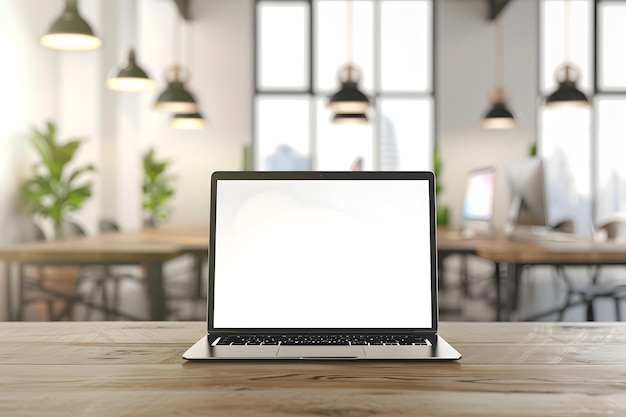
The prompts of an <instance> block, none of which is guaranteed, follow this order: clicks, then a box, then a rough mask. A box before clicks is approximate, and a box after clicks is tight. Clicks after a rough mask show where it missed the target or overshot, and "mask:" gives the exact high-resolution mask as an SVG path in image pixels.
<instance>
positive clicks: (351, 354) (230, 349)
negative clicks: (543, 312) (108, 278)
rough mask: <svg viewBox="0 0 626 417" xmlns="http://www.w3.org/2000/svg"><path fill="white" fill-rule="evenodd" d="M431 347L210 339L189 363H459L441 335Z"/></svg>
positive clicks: (192, 354)
mask: <svg viewBox="0 0 626 417" xmlns="http://www.w3.org/2000/svg"><path fill="white" fill-rule="evenodd" d="M429 340H431V341H432V342H431V345H429V346H373V345H370V346H275V345H272V346H259V345H255V346H250V345H248V346H210V345H209V341H208V336H205V337H203V338H202V339H200V340H199V341H198V342H197V343H196V344H194V345H193V346H192V347H191V348H189V349H188V350H187V351H186V352H185V353H184V354H183V358H184V359H187V360H273V359H274V360H285V359H287V360H324V361H327V360H425V359H428V360H432V359H439V360H457V359H460V358H461V354H460V353H459V352H457V351H456V350H455V349H454V348H453V347H452V346H450V344H448V342H446V341H445V340H443V338H441V337H440V336H438V335H434V336H431V337H429Z"/></svg>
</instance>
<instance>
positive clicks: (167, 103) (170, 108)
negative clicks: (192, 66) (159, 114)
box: [154, 14, 200, 114]
mask: <svg viewBox="0 0 626 417" xmlns="http://www.w3.org/2000/svg"><path fill="white" fill-rule="evenodd" d="M181 18H182V17H181V16H180V14H179V16H178V19H177V20H176V22H177V23H178V22H179V20H180V19H181ZM175 26H176V27H175V28H174V34H175V36H176V38H175V41H174V45H175V46H176V56H177V58H179V55H180V51H179V49H180V39H179V38H178V35H179V28H178V25H175ZM178 62H180V59H178ZM165 80H166V81H167V88H166V89H165V90H164V91H163V92H162V93H161V94H160V95H159V97H158V98H157V100H156V103H155V105H154V107H155V108H156V109H157V110H159V111H163V112H170V113H177V114H192V113H200V108H199V106H198V103H197V102H196V99H195V97H194V96H193V94H192V93H191V92H190V91H189V90H188V89H187V88H186V87H185V83H186V82H188V81H189V71H188V70H186V69H185V68H183V67H182V66H181V65H179V64H178V63H176V64H174V65H172V66H171V67H170V68H169V69H168V70H167V71H166V72H165Z"/></svg>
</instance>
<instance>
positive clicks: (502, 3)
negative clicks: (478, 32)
mask: <svg viewBox="0 0 626 417" xmlns="http://www.w3.org/2000/svg"><path fill="white" fill-rule="evenodd" d="M510 2H511V0H487V4H488V6H489V19H491V20H494V19H495V18H496V17H498V14H499V13H500V12H501V11H502V10H503V9H504V8H505V7H506V5H507V4H509V3H510Z"/></svg>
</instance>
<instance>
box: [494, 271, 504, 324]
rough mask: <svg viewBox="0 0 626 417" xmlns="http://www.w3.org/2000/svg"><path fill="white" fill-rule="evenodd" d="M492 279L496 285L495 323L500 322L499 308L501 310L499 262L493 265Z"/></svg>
mask: <svg viewBox="0 0 626 417" xmlns="http://www.w3.org/2000/svg"><path fill="white" fill-rule="evenodd" d="M493 279H494V280H495V284H496V320H497V321H501V320H502V315H501V311H500V310H501V308H502V296H501V293H502V288H501V282H500V262H496V263H495V271H494V273H493Z"/></svg>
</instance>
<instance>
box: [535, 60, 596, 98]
mask: <svg viewBox="0 0 626 417" xmlns="http://www.w3.org/2000/svg"><path fill="white" fill-rule="evenodd" d="M555 78H556V80H557V82H558V83H559V86H558V87H557V89H556V90H555V91H554V92H553V93H552V94H550V95H549V96H548V98H547V99H546V107H552V108H556V107H567V108H572V107H588V106H589V99H588V98H587V96H586V95H585V93H583V92H582V91H580V90H579V89H578V87H576V82H577V81H578V80H579V78H580V70H578V69H577V68H576V67H575V66H574V65H573V64H572V63H571V62H567V63H564V64H562V65H561V66H559V67H558V68H557V70H556V71H555Z"/></svg>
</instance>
